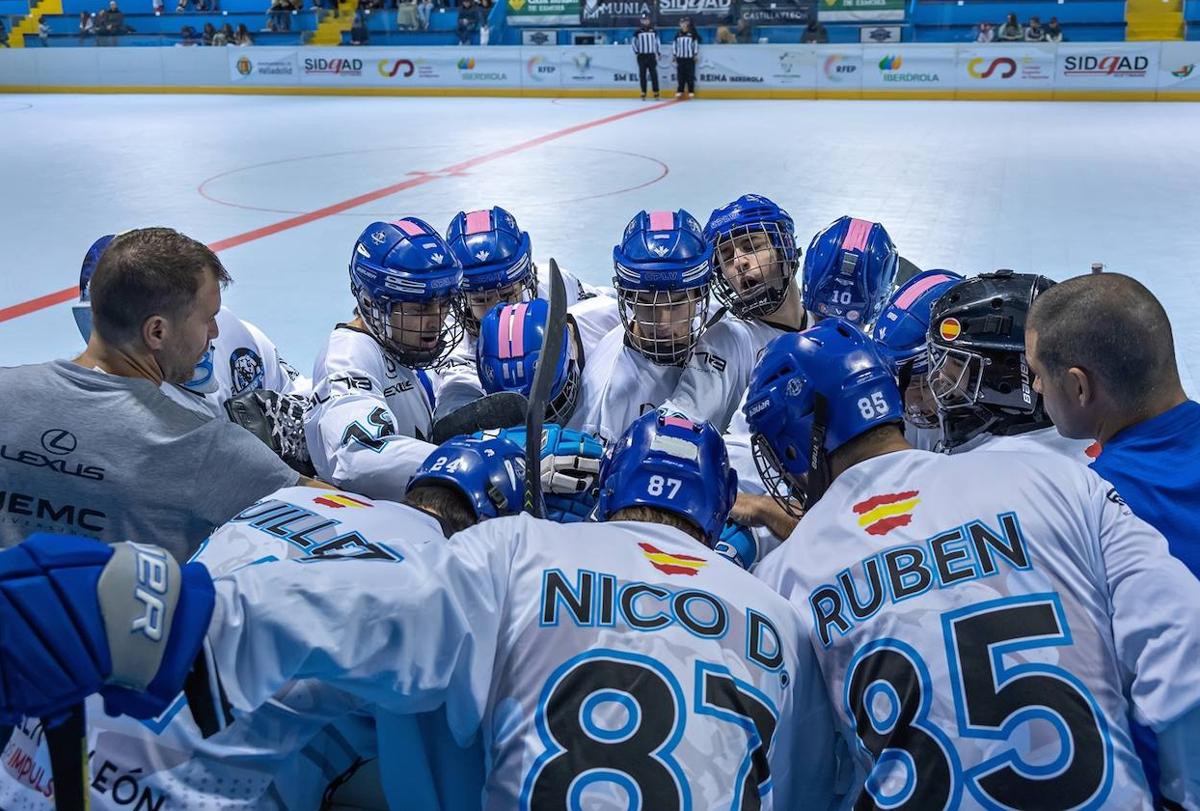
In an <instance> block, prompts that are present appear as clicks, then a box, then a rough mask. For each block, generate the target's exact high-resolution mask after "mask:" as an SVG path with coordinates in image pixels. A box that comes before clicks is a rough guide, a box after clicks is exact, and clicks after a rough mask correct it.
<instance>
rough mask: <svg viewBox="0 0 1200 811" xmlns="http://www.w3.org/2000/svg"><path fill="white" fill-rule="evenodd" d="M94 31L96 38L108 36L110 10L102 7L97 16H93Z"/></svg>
mask: <svg viewBox="0 0 1200 811" xmlns="http://www.w3.org/2000/svg"><path fill="white" fill-rule="evenodd" d="M92 33H93V34H95V35H96V38H97V39H99V38H100V37H104V36H108V12H107V11H105V10H104V9H100V10H99V11H97V12H96V16H95V17H93V18H92Z"/></svg>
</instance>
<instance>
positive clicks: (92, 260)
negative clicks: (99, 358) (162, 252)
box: [71, 234, 117, 343]
mask: <svg viewBox="0 0 1200 811" xmlns="http://www.w3.org/2000/svg"><path fill="white" fill-rule="evenodd" d="M116 238H117V235H116V234H105V235H104V236H102V237H100V238H99V239H97V240H96V241H95V242H93V243H92V246H91V247H90V248H88V250H87V253H86V254H84V257H83V266H82V267H80V269H79V301H78V302H77V303H76V304H74V305H72V307H71V314H72V315H73V316H75V326H76V327H78V328H79V334H80V335H82V336H83V342H84V343H87V342H88V341H90V340H91V338H92V274H93V273H95V272H96V265H98V264H100V256H101V254H103V253H104V249H105V248H107V247H108V244H109V243H110V242H112V241H113V240H114V239H116Z"/></svg>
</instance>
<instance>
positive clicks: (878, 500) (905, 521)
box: [854, 490, 921, 535]
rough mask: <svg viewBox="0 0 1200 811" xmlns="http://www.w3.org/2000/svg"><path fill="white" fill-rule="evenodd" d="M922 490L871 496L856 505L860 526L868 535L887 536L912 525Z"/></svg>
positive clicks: (855, 511)
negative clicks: (914, 511)
mask: <svg viewBox="0 0 1200 811" xmlns="http://www.w3.org/2000/svg"><path fill="white" fill-rule="evenodd" d="M920 492H921V491H920V490H905V491H904V492H903V493H884V494H883V495H879V496H871V497H870V498H869V499H867V500H866V501H860V502H858V503H857V504H855V505H854V513H855V515H857V516H858V525H859V526H860V527H862V528H863V529H864V530H866V532H867V534H868V535H887V534H888V533H889V532H891V531H892V530H893V529H896V528H898V527H904V526H908V525H909V524H910V523H912V511H913V509H914V508H916V506H917V505H918V504H920V503H921V499H919V498H917V496H918V495H920Z"/></svg>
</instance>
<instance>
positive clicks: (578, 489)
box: [476, 424, 604, 523]
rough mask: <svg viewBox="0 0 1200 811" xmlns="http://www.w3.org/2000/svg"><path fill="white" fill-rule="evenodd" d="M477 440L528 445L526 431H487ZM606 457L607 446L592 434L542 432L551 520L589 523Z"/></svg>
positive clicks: (548, 428)
mask: <svg viewBox="0 0 1200 811" xmlns="http://www.w3.org/2000/svg"><path fill="white" fill-rule="evenodd" d="M476 436H483V437H489V438H490V437H500V438H503V439H507V440H509V441H510V442H515V443H516V444H518V445H520V446H522V447H523V446H524V445H525V429H524V428H506V429H504V430H499V431H484V432H481V433H480V434H477V435H476ZM603 455H604V446H603V445H602V444H601V443H600V441H599V440H598V439H596V438H595V437H594V436H592V435H591V434H586V433H584V432H582V431H576V430H574V429H570V428H562V427H561V426H558V425H553V424H548V425H545V426H544V427H543V428H542V455H541V460H542V471H541V479H542V490H543V491H544V497H545V500H546V510H547V513H548V514H547V517H548V518H550V519H551V520H552V521H560V522H563V523H572V522H576V521H585V520H587V517H588V515H590V514H591V511H592V508H593V507H595V506H596V486H597V478H598V476H599V475H600V459H601V457H602V456H603Z"/></svg>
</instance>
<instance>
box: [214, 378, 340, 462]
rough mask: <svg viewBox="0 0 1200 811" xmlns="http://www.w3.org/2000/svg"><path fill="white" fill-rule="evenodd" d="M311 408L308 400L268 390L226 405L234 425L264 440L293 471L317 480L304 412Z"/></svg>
mask: <svg viewBox="0 0 1200 811" xmlns="http://www.w3.org/2000/svg"><path fill="white" fill-rule="evenodd" d="M308 407H309V400H308V398H307V397H303V396H301V395H299V394H280V393H279V392H277V391H268V390H266V389H250V390H249V391H245V392H242V393H241V394H239V395H237V396H235V397H231V398H229V399H228V400H226V401H225V413H227V414H228V415H229V419H230V420H231V421H232V422H235V423H237V424H238V425H240V426H242V427H243V428H245V429H246V430H247V431H249V432H250V433H252V434H254V435H255V436H256V437H258V438H259V439H260V440H262V442H263V444H265V445H266V446H267V447H268V448H270V449H271V450H273V451H275V455H276V456H278V457H279V458H280V459H282V460H283V461H284V462H286V463H287V465H288V467H290V468H291V469H292V470H294V471H296V472H297V473H299V474H300V475H302V476H310V477H315V476H316V475H317V471H316V469H315V468H313V464H312V459H311V458H310V457H309V455H308V441H307V440H306V439H305V438H304V412H305V411H307V410H308Z"/></svg>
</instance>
